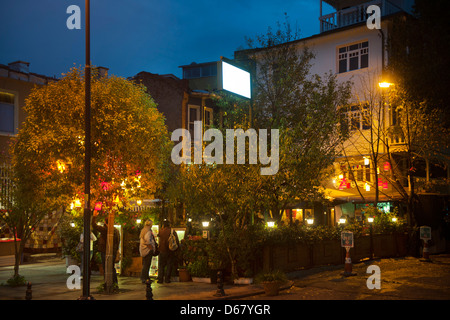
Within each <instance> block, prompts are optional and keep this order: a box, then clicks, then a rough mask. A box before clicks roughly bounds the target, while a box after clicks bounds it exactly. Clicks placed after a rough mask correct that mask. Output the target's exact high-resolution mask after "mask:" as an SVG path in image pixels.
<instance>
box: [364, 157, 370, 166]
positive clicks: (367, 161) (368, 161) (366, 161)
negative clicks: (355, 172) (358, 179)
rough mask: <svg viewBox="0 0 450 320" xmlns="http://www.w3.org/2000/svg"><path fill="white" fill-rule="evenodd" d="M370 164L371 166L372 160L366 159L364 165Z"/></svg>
mask: <svg viewBox="0 0 450 320" xmlns="http://www.w3.org/2000/svg"><path fill="white" fill-rule="evenodd" d="M369 164H370V159H369V158H366V157H364V165H365V166H368V165H369Z"/></svg>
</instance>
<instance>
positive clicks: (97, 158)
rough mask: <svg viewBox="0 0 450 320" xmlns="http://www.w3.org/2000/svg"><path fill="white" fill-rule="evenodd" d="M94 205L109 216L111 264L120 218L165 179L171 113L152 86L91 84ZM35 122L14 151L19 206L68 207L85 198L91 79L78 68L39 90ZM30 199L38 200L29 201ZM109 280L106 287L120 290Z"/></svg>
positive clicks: (32, 102)
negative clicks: (159, 104)
mask: <svg viewBox="0 0 450 320" xmlns="http://www.w3.org/2000/svg"><path fill="white" fill-rule="evenodd" d="M91 109H92V120H91V123H92V129H91V136H92V141H91V146H92V149H91V155H92V157H91V173H90V174H91V177H92V179H91V202H92V203H91V208H94V206H95V203H96V202H102V203H103V209H102V212H107V213H108V215H109V226H108V245H107V248H109V251H108V252H107V261H106V262H107V265H106V268H107V270H109V269H108V266H109V265H110V264H111V263H113V261H111V260H112V234H113V224H114V213H115V212H116V211H117V206H118V205H123V206H126V205H127V203H128V201H129V200H130V199H133V198H134V199H137V198H142V197H143V196H145V195H147V196H151V195H153V194H154V193H155V192H156V191H157V190H158V188H159V187H160V186H161V184H162V182H163V179H164V171H165V170H166V167H167V164H166V161H167V160H168V152H169V147H170V143H169V139H168V133H167V128H166V126H165V124H164V118H163V116H162V115H161V114H160V113H159V112H158V111H157V109H156V105H155V103H154V101H153V99H152V98H151V97H150V96H148V95H147V94H146V93H145V88H144V87H143V86H141V85H136V84H134V83H132V82H130V81H128V80H126V79H123V78H119V77H115V76H112V77H108V78H106V77H99V76H97V75H94V77H93V78H92V83H91ZM25 110H26V112H27V119H26V121H25V123H24V124H23V127H22V129H21V130H20V132H19V134H18V137H17V139H16V141H15V144H14V145H13V147H12V155H13V162H12V163H13V169H14V173H15V175H16V176H17V180H16V181H15V183H16V186H17V189H18V190H19V191H18V194H17V197H16V198H15V200H16V201H17V203H18V204H22V203H25V204H27V207H29V206H31V205H33V206H36V205H41V204H42V203H45V202H50V204H51V206H47V208H49V209H50V208H52V207H57V206H68V204H69V203H70V202H71V201H73V199H75V198H78V199H81V200H83V196H82V195H83V193H84V191H83V190H84V188H83V186H84V152H85V147H84V78H83V75H82V72H81V70H78V69H76V68H74V69H72V70H71V71H70V72H69V73H68V74H66V75H65V76H64V77H63V78H62V79H61V80H59V81H58V82H55V83H51V84H49V85H47V86H44V87H42V88H38V89H35V90H33V91H32V92H31V94H30V95H29V97H28V99H27V100H26V106H25ZM27 197H30V199H29V200H28V199H27ZM111 281H112V280H111V277H110V276H109V277H108V276H107V277H106V287H107V288H106V289H107V291H108V290H109V289H108V288H112V283H111Z"/></svg>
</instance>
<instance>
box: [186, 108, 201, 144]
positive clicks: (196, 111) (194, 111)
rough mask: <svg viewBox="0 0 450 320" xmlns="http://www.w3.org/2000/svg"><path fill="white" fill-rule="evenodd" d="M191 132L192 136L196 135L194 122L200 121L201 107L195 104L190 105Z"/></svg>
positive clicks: (189, 120)
mask: <svg viewBox="0 0 450 320" xmlns="http://www.w3.org/2000/svg"><path fill="white" fill-rule="evenodd" d="M188 117H189V118H188V122H189V132H190V134H191V137H194V122H195V121H200V107H199V106H195V105H189V113H188Z"/></svg>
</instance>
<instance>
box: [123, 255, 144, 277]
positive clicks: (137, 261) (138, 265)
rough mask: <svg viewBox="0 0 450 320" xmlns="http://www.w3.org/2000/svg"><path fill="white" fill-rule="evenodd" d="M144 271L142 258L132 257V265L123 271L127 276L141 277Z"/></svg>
mask: <svg viewBox="0 0 450 320" xmlns="http://www.w3.org/2000/svg"><path fill="white" fill-rule="evenodd" d="M141 271H142V257H132V258H131V264H130V265H129V266H128V267H127V268H126V269H125V270H124V271H123V274H124V275H125V276H131V277H133V276H139V275H140V274H141Z"/></svg>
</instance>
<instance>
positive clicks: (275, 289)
mask: <svg viewBox="0 0 450 320" xmlns="http://www.w3.org/2000/svg"><path fill="white" fill-rule="evenodd" d="M262 285H263V287H264V292H265V293H266V296H277V295H278V293H279V292H280V287H281V282H280V281H270V282H263V283H262Z"/></svg>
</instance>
